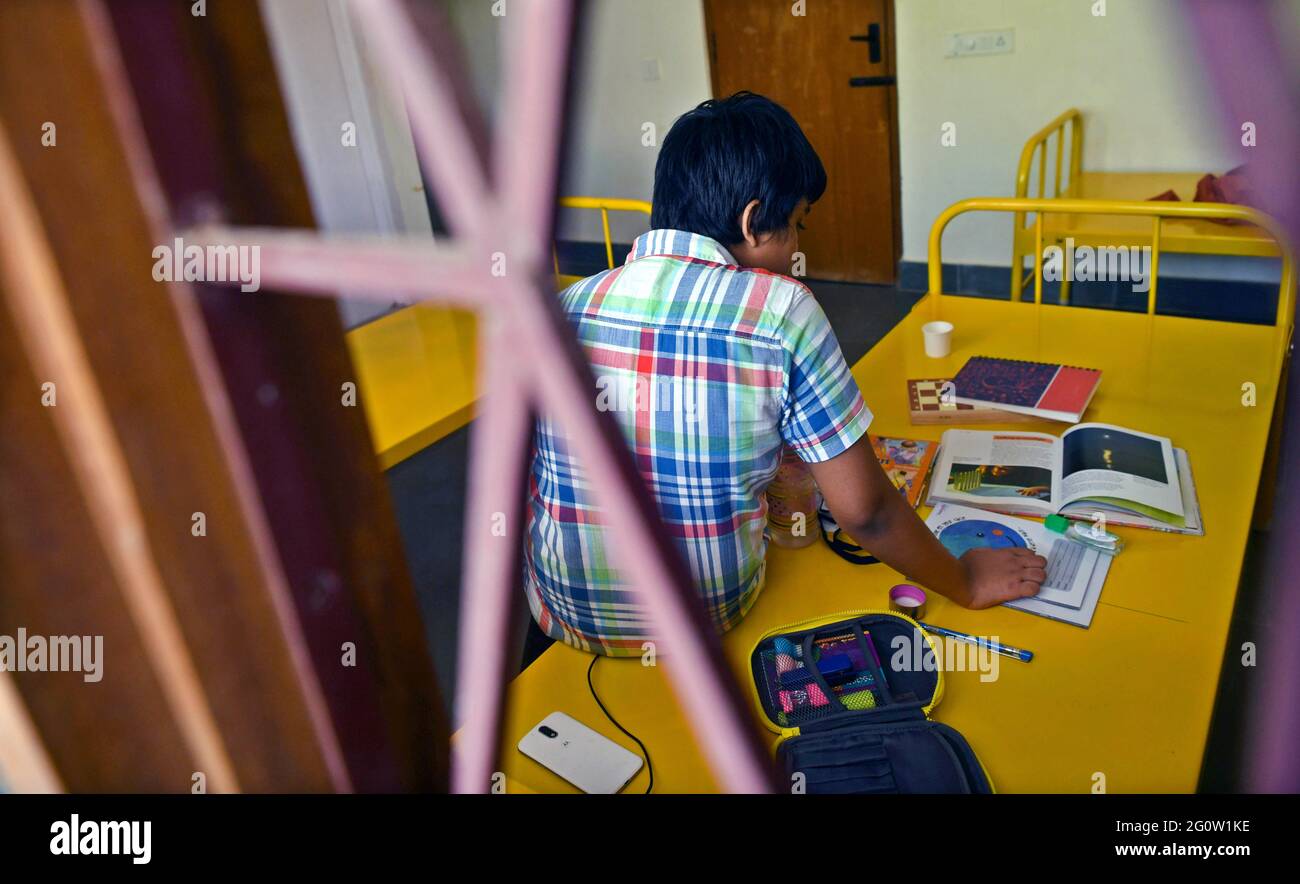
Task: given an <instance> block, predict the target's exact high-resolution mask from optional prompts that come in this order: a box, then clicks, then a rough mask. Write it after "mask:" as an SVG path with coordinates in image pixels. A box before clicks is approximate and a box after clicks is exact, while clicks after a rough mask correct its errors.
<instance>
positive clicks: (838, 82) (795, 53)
mask: <svg viewBox="0 0 1300 884" xmlns="http://www.w3.org/2000/svg"><path fill="white" fill-rule="evenodd" d="M791 7H792V4H791V3H787V2H773V0H706V2H705V4H704V8H705V17H706V22H707V27H708V33H709V53H710V61H711V64H712V68H711V70H712V80H713V94H714V95H715V96H717V97H720V98H721V97H724V96H727V95H731V94H732V93H734V92H738V91H740V90H749V91H751V92H757V93H759V94H761V95H766V96H767V97H768V98H771V99H772V100H773V101H776V102H778V103H780V104H781V105H783V106H784V107H785V108H786V109H787V110H789V111H790V113H791V114H793V115H794V118H795V119H796V120H798V122H799V125H800V126H802V127H803V130H804V133H805V134H806V135H807V136H808V140H809V141H810V142H811V143H812V145H813V147H814V148H815V149H816V150H817V153H818V155H819V156H820V157H821V159H822V163H823V164H824V165H825V166H826V174H827V176H828V178H829V183H828V186H827V190H826V194H825V195H824V196H823V197H822V198H821V200H819V201H818V202H817V203H816V205H815V206H814V207H813V211H812V213H811V214H810V215H809V216H808V220H807V221H806V222H804V223H805V226H806V228H807V230H806V231H805V232H804V233H802V234H801V235H800V237H799V247H800V249H801V250H802V251H803V252H805V253H806V254H807V256H808V275H809V276H811V277H816V278H822V279H841V280H853V281H858V282H878V283H886V282H893V281H894V278H895V274H896V269H897V262H898V255H899V249H900V245H901V241H900V238H899V212H898V156H897V153H898V148H897V145H898V138H897V134H896V132H897V107H896V103H897V98H896V91H895V87H894V86H892V85H888V84H885V85H864V86H858V87H854V86H850V80H851V79H853V78H869V77H877V78H883V77H892V76H893V74H894V58H893V14H892V12H893V4H892V2H890V0H816V2H809V3H807V4H806V6H805V11H806V14H805V15H802V16H797V15H792V14H791ZM873 23H874V24H876V25H878V26H879V45H880V59H879V61H878V62H876V63H874V64H873V63H871V61H870V50H869V44H868V43H866V42H865V41H863V40H861V39H858V40H852V39H850V38H851V37H855V36H856V37H866V36H867V35H868V34H869V33H870V30H869V29H870V26H871V25H872V24H873Z"/></svg>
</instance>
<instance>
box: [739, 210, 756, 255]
mask: <svg viewBox="0 0 1300 884" xmlns="http://www.w3.org/2000/svg"><path fill="white" fill-rule="evenodd" d="M758 206H759V202H758V200H750V201H749V205H747V206H745V210H744V211H743V212H741V213H740V235H741V237H743V238H744V240H745V245H747V246H749V247H750V248H754V247H756V246H757V245H758V235H757V234H755V233H754V227H753V223H754V217H755V216H756V215H757V214H758Z"/></svg>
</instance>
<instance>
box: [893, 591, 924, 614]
mask: <svg viewBox="0 0 1300 884" xmlns="http://www.w3.org/2000/svg"><path fill="white" fill-rule="evenodd" d="M889 610H891V611H897V612H898V613H900V614H906V615H907V616H909V617H911V618H912V619H913V620H920V619H921V618H922V617H924V616H925V590H924V589H921V587H919V586H913V585H912V584H910V583H900V584H898V585H897V586H895V587H893V588H892V589H890V590H889Z"/></svg>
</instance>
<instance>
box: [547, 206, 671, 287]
mask: <svg viewBox="0 0 1300 884" xmlns="http://www.w3.org/2000/svg"><path fill="white" fill-rule="evenodd" d="M560 208H562V209H587V210H591V211H598V212H600V225H601V229H602V231H603V232H604V235H605V259H606V260H607V261H608V262H609V267H610V269H611V270H612V269H613V268H614V236H613V234H612V233H611V232H610V228H609V213H610V212H641V213H643V214H644V215H645V216H646V218H647V219H649V217H650V204H649V203H648V202H646V201H645V200H629V199H619V198H616V197H602V196H565V197H560ZM552 254H553V256H554V258H555V278H556V280H557V282H560V283H561V287H563V283H564V281H565V280H566V279H568V278H567V277H564V276H562V275H561V274H560V256H559V253H558V252H553V253H552Z"/></svg>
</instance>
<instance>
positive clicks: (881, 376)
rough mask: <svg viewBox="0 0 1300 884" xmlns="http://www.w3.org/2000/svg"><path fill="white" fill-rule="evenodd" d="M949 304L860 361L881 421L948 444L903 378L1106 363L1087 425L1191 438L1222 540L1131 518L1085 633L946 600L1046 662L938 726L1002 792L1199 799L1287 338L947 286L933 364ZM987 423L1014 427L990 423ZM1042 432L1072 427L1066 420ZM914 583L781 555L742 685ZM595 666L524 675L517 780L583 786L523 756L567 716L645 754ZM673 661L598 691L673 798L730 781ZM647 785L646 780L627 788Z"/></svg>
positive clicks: (905, 325) (550, 666)
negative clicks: (917, 417)
mask: <svg viewBox="0 0 1300 884" xmlns="http://www.w3.org/2000/svg"><path fill="white" fill-rule="evenodd" d="M934 299H935V296H934V295H929V296H927V297H926V298H925V299H923V300H922V301H921V302H920V303H918V304H917V306H916V307H915V308H914V309H913V311H912V313H911V314H910V315H909V316H908V317H907V318H906V319H904V320H903V322H901V323H900V324H899V325H898V326H897V327H896V328H895V329H894V330H893V331H891V332H890V333H889V334H888V335H887V336H886V337H885V338H884V340H882V341H881V342H880V343H879V344H878V345H877V346H876V347H874V348H873V349H872V350H871V352H870V353H868V354H867V355H866V356H865V357H864V358H863V359H862V360H861V361H860V362H859V363H858V364H857V365H856V366H855V368H854V374H855V376H856V377H857V379H858V383H859V385H860V386H861V388H862V392H863V395H864V396H865V397H866V399H867V401H868V403H869V404H870V406H871V408H872V410H873V411H874V412H875V415H876V418H875V422H874V423H873V425H872V432H875V433H879V434H886V435H911V436H915V437H922V438H936V439H937V438H938V434H939V433H940V432H941V431H942V428H941V427H934V426H926V427H915V428H914V427H912V426H911V424H910V422H909V420H908V412H907V403H906V386H905V383H904V381H905V380H906V379H907V378H920V377H941V376H951V375H952V374H954V373H955V372H956V370H957V369H958V368H959V367H960V366H961V365H962V364H963V363H964V362H965V360H966V359H967V358H968V357H969V356H972V355H976V354H989V355H998V356H1005V357H1011V358H1025V359H1043V360H1053V361H1060V362H1065V363H1071V364H1076V365H1087V366H1092V367H1096V368H1100V369H1102V370H1103V371H1104V372H1105V375H1104V379H1103V381H1102V385H1101V388H1100V390H1099V391H1098V394H1097V397H1096V399H1095V400H1094V402H1093V404H1092V406H1091V408H1090V409H1089V411H1088V414H1087V416H1086V419H1087V420H1090V421H1105V422H1108V423H1115V424H1119V425H1122V426H1127V427H1132V428H1134V429H1140V430H1144V431H1147V432H1151V433H1156V434H1160V435H1165V436H1169V437H1170V438H1172V439H1173V441H1174V444H1175V445H1177V446H1179V447H1183V448H1186V449H1187V450H1188V453H1189V455H1190V458H1191V464H1192V469H1193V472H1194V474H1195V478H1196V485H1197V490H1198V493H1199V496H1200V502H1201V508H1202V512H1203V518H1204V521H1205V524H1206V535H1205V536H1204V537H1183V536H1179V535H1173V534H1162V533H1159V532H1155V531H1144V530H1140V529H1118V531H1119V533H1121V534H1122V535H1123V536H1124V538H1125V540H1126V541H1127V543H1128V549H1127V550H1126V551H1125V552H1124V553H1123V555H1121V556H1120V557H1119V558H1118V559H1117V560H1116V561H1115V562H1114V564H1113V566H1112V568H1111V571H1110V575H1109V577H1108V579H1107V581H1106V585H1105V587H1104V589H1103V591H1102V596H1101V602H1100V604H1099V605H1098V608H1097V612H1096V615H1095V617H1094V618H1093V622H1092V626H1091V627H1090V628H1089V629H1087V630H1083V629H1079V628H1077V627H1074V626H1069V625H1066V624H1062V623H1056V622H1053V621H1049V620H1046V619H1043V618H1041V617H1035V616H1033V615H1029V614H1025V613H1022V612H1019V611H1013V610H1010V609H1002V608H999V609H995V610H992V611H980V612H975V611H966V610H963V609H961V608H958V607H957V606H956V605H953V604H951V603H949V602H947V601H946V600H944V599H937V600H936V601H935V602H934V603H933V604H932V605H931V608H930V613H929V614H928V619H929V620H930V621H931V622H934V623H936V624H939V625H942V626H948V627H951V628H954V629H959V630H963V631H966V632H972V633H979V634H981V635H995V636H999V637H1000V638H1002V639H1003V640H1005V641H1006V642H1009V643H1011V644H1014V645H1017V646H1020V647H1024V648H1028V649H1030V650H1032V651H1034V652H1035V655H1036V656H1035V658H1034V661H1033V662H1032V663H1029V664H1021V663H1017V662H1014V661H1010V660H1006V659H1002V658H999V661H998V662H999V664H1000V671H999V678H998V680H996V681H993V682H988V683H985V682H981V681H980V678H979V674H978V673H975V672H955V673H949V674H947V675H946V676H945V678H946V680H947V694H946V696H945V698H944V700H943V702H942V703H941V704H940V705H939V707H938V708H937V709H936V710H935V712H934V716H933V717H934V718H935V719H937V720H939V721H943V722H945V723H947V724H950V725H952V726H953V727H955V728H957V729H958V730H959V731H961V732H962V733H963V734H965V735H966V737H967V739H969V741H970V743H971V745H972V746H973V747H974V748H975V751H976V752H977V753H978V754H979V756H980V758H981V760H982V761H983V762H984V764H985V766H986V768H987V769H988V771H989V773H990V775H991V776H992V779H993V782H994V784H995V786H996V787H997V788H998V789H999V791H1003V792H1076V793H1082V792H1087V791H1090V790H1092V789H1093V785H1094V778H1095V777H1096V775H1098V774H1101V775H1103V776H1104V777H1105V788H1106V789H1107V791H1110V792H1147V791H1150V792H1189V791H1192V790H1194V789H1195V787H1196V782H1197V776H1198V773H1199V771H1200V767H1201V757H1202V753H1203V752H1204V748H1205V741H1206V735H1207V733H1208V729H1209V724H1210V715H1211V711H1212V709H1213V705H1214V695H1215V689H1216V686H1217V684H1218V678H1219V669H1220V663H1221V662H1222V660H1223V653H1224V644H1225V641H1226V638H1227V634H1228V624H1229V619H1230V617H1231V614H1232V606H1233V600H1234V597H1235V596H1236V591H1237V582H1238V576H1239V573H1240V570H1241V563H1242V558H1243V556H1244V553H1245V545H1246V537H1247V532H1248V530H1249V526H1250V521H1251V510H1252V507H1253V504H1254V500H1255V493H1256V485H1257V482H1258V479H1259V475H1260V469H1261V465H1262V462H1263V457H1264V450H1265V446H1266V443H1267V438H1268V431H1269V422H1270V417H1271V413H1272V408H1273V404H1274V401H1275V399H1276V393H1277V378H1278V373H1277V364H1276V358H1277V346H1276V331H1275V329H1273V328H1272V327H1267V326H1250V325H1234V324H1229V323H1220V322H1208V321H1204V320H1192V319H1185V318H1182V317H1173V316H1156V317H1154V318H1153V319H1152V320H1150V324H1148V317H1147V316H1145V315H1137V314H1122V313H1114V312H1109V311H1099V310H1089V309H1084V308H1070V307H1052V306H1044V307H1042V308H1041V311H1039V310H1035V308H1034V307H1033V306H1032V305H1030V304H1023V303H1010V302H997V301H987V300H982V299H970V298H953V297H944V298H943V299H942V306H941V309H942V316H943V318H945V319H948V320H949V321H951V322H953V323H954V324H955V326H956V332H955V334H954V352H953V354H952V355H951V356H950V357H947V358H944V359H929V358H927V357H926V356H925V355H924V353H923V350H922V345H921V340H922V339H921V332H920V326H921V324H922V323H924V322H926V321H928V320H929V319H931V318H933V314H932V308H933V306H934V304H933V302H934ZM1248 381H1249V382H1253V383H1254V384H1255V385H1256V388H1257V394H1256V395H1257V399H1256V403H1257V404H1256V405H1255V406H1254V407H1246V406H1243V404H1242V390H1241V387H1242V384H1243V383H1244V382H1248ZM1015 426H1017V427H1018V428H1020V429H1024V428H1027V427H1031V426H1032V425H1025V424H1020V425H1015ZM988 428H993V429H997V428H998V427H996V426H993V427H982V429H988ZM1006 428H1007V429H1011V428H1013V425H1007V426H1006ZM1032 428H1033V429H1041V430H1044V431H1048V432H1057V433H1059V432H1060V431H1061V430H1062V429H1063V425H1061V424H1052V423H1048V422H1043V423H1042V424H1041V426H1038V427H1032ZM926 512H927V510H924V509H923V510H922V514H923V515H924V514H925V513H926ZM900 580H901V576H900V575H899V574H897V573H896V572H894V571H891V570H890V569H888V568H887V567H886V566H884V565H871V566H855V565H851V564H849V563H847V562H844V561H842V560H840V559H839V558H837V557H835V556H834V555H833V554H832V553H831V552H830V551H829V550H827V549H826V548H825V547H824V546H823V545H821V544H818V545H815V546H813V547H809V548H807V549H803V550H796V551H789V550H783V549H779V548H776V547H772V548H771V550H770V552H769V565H768V585H767V587H766V589H765V590H764V591H763V593H762V595H761V596H760V598H759V600H758V602H757V603H756V604H755V606H754V608H753V610H752V611H751V612H750V614H749V615H748V616H747V617H746V619H745V620H744V621H743V622H742V623H741V624H740V625H739V626H738V627H736V628H735V629H734V630H733V631H732V632H730V633H728V634H727V635H726V636H724V638H723V644H724V647H725V650H726V654H727V657H728V659H729V661H730V663H731V665H732V669H733V672H734V674H735V676H736V678H737V679H738V680H740V682H741V684H742V687H744V689H745V690H746V691H747V692H748V682H747V679H748V677H749V676H748V655H749V651H750V650H751V648H752V646H753V644H754V642H755V640H756V639H757V637H758V636H759V635H760V634H761V633H762V632H764V631H766V630H768V629H770V628H773V627H776V626H780V625H782V624H785V623H790V622H793V621H796V620H800V619H803V618H805V617H809V616H815V615H819V614H824V613H833V612H836V611H841V610H847V609H853V608H871V607H883V606H884V605H885V598H886V596H885V594H886V591H887V589H888V587H889V586H891V585H892V584H894V583H896V582H899V581H900ZM590 660H591V658H590V657H589V656H587V655H586V654H583V653H580V652H578V651H575V650H573V649H571V648H568V647H563V646H556V647H553V648H551V649H550V650H548V651H547V652H546V653H545V654H543V655H542V657H541V658H540V659H538V660H537V662H536V663H534V664H533V665H532V666H531V667H529V669H528V670H526V671H525V672H524V673H523V674H521V675H520V676H519V677H518V678H516V679H515V680H514V682H513V683H512V684H511V686H510V690H509V697H508V702H509V707H508V710H507V714H506V719H505V733H504V735H503V742H502V747H501V762H500V763H501V769H502V770H503V771H504V772H505V773H506V776H507V782H508V788H510V789H513V790H514V791H539V792H564V791H573V789H572V787H570V786H568V785H567V784H566V783H564V782H563V781H562V780H560V779H559V778H558V777H556V776H554V775H553V774H551V773H550V772H548V771H546V770H545V769H543V768H542V767H540V766H539V765H537V764H536V763H535V762H532V761H530V760H529V759H527V758H525V757H524V756H522V755H521V754H520V753H519V752H518V751H517V750H516V749H515V743H516V742H517V741H518V740H519V738H520V737H521V736H522V735H523V734H524V733H525V732H526V731H527V730H528V729H529V728H530V727H532V726H533V725H535V724H536V723H537V722H539V721H541V720H542V718H544V717H545V716H546V715H547V714H549V713H550V712H553V711H556V710H561V711H564V712H567V713H568V714H570V715H572V716H573V717H575V718H577V719H578V720H579V721H582V722H584V723H585V724H587V725H589V726H591V727H593V728H595V729H596V730H598V731H600V732H602V733H604V734H605V735H607V736H609V737H610V738H611V739H613V740H615V741H617V742H619V743H620V744H622V745H625V746H627V747H628V748H629V749H631V750H632V751H636V746H635V745H634V744H632V743H631V741H629V740H628V739H627V738H626V737H624V736H623V735H622V734H620V733H619V732H618V731H617V730H616V729H615V728H614V727H613V726H612V725H610V724H609V722H608V721H607V720H606V719H605V717H604V716H603V715H602V714H601V712H600V710H599V709H598V708H597V706H596V704H595V703H594V702H593V701H592V699H591V696H590V694H589V693H588V690H587V684H586V677H585V672H586V668H587V665H588V663H589V662H590ZM660 663H661V665H660V666H658V667H645V666H642V665H641V663H640V661H639V660H637V659H604V660H601V661H600V662H599V663H598V664H597V666H596V671H595V683H596V688H597V690H598V691H599V692H600V694H601V698H602V699H603V700H604V701H605V703H606V705H607V706H608V707H609V709H610V711H611V712H612V713H613V714H614V715H615V716H616V717H617V718H618V719H619V720H620V721H621V722H622V723H623V724H624V726H626V727H627V728H628V729H629V730H631V731H632V732H633V733H635V734H637V735H638V736H639V737H640V738H641V739H642V740H643V741H644V742H645V743H646V745H647V747H648V748H649V750H650V753H651V758H652V760H653V761H654V766H655V791H656V792H704V791H714V790H715V789H716V784H715V781H714V779H713V777H712V776H711V775H710V773H709V770H708V768H707V765H706V763H705V761H704V759H703V757H702V755H701V753H700V751H699V749H698V747H697V745H696V742H695V738H694V735H693V734H692V732H691V729H690V726H689V723H688V722H687V721H686V720H685V719H684V718H683V715H682V712H681V711H680V709H679V707H678V705H677V703H676V701H675V699H674V697H673V695H672V692H671V688H670V687H669V683H668V680H667V678H666V672H665V671H664V670H663V668H662V667H663V666H664V665H671V661H663V660H661V661H660ZM746 696H748V693H747V694H746ZM756 721H757V719H756ZM757 726H758V725H757V724H756V727H757ZM765 733H767V732H766V731H765ZM770 736H771V739H772V741H773V743H774V742H775V735H774V734H772V735H770ZM645 784H646V775H645V772H644V771H642V773H640V774H638V775H637V777H636V778H635V779H634V780H633V781H632V783H631V784H630V785H629V787H628V790H627V791H629V792H639V791H643V790H644V788H645Z"/></svg>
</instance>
